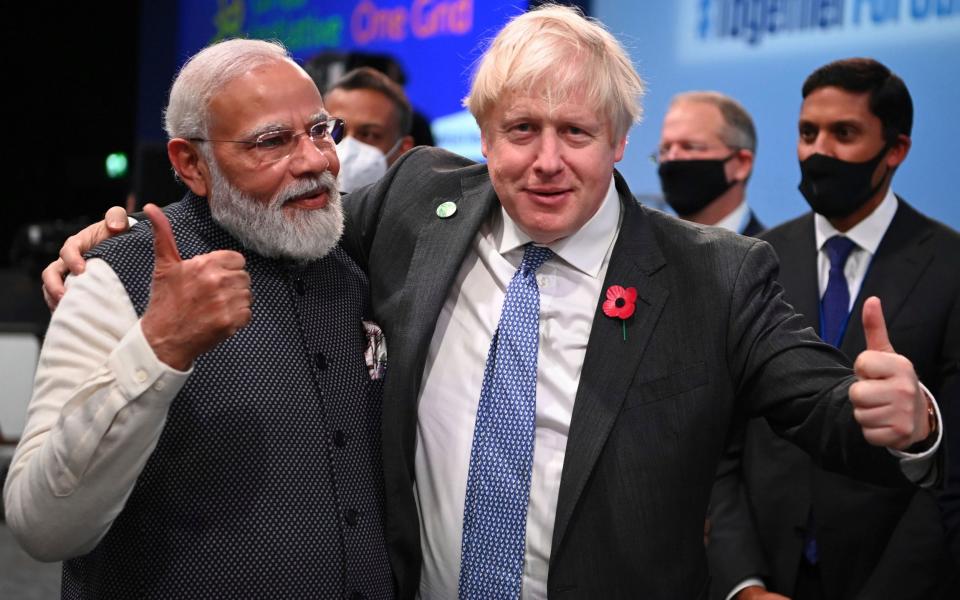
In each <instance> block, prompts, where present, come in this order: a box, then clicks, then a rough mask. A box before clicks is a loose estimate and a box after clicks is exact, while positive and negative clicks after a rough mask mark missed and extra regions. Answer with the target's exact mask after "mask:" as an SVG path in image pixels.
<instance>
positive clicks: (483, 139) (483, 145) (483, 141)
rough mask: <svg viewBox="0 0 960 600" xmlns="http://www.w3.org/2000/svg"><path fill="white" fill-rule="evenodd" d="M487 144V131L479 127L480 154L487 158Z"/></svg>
mask: <svg viewBox="0 0 960 600" xmlns="http://www.w3.org/2000/svg"><path fill="white" fill-rule="evenodd" d="M488 145H489V144H487V132H486V131H485V130H484V129H483V128H481V129H480V154H483V157H484V158H488V157H487V146H488Z"/></svg>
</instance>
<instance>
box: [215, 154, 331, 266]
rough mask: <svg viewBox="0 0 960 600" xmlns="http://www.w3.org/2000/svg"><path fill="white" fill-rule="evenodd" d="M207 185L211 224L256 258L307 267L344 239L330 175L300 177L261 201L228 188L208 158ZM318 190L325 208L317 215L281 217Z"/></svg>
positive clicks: (304, 213)
mask: <svg viewBox="0 0 960 600" xmlns="http://www.w3.org/2000/svg"><path fill="white" fill-rule="evenodd" d="M208 164H209V167H210V176H211V179H212V183H211V186H210V187H211V189H210V194H209V196H208V202H209V205H210V214H211V215H212V216H213V220H214V221H216V222H217V223H218V224H219V225H220V226H221V227H223V228H224V229H226V230H227V232H229V233H230V234H231V235H233V237H235V238H237V240H238V241H239V242H240V243H241V244H242V245H243V247H244V248H247V249H249V250H252V251H253V252H256V253H257V254H259V255H260V256H269V257H272V258H286V259H292V260H295V261H300V262H307V261H311V260H317V259H320V258H323V257H324V256H326V255H327V253H329V252H330V250H332V249H333V247H334V246H336V245H337V242H339V241H340V236H341V235H343V204H342V202H341V200H340V192H338V191H337V180H336V178H335V177H334V176H333V174H332V173H331V172H330V171H324V172H323V173H321V174H319V175H315V176H310V177H301V178H299V179H297V180H295V181H293V182H292V183H290V184H289V185H288V186H286V187H285V188H283V189H281V190H278V191H277V193H276V194H274V196H273V198H270V200H269V201H261V200H257V199H256V198H253V197H251V196H249V195H247V194H245V193H244V192H243V191H241V190H240V189H238V188H236V187H234V186H233V184H231V183H230V181H228V180H227V178H226V176H225V175H224V174H223V172H222V171H221V170H220V167H219V165H218V164H217V161H216V160H215V159H212V157H211V158H208ZM320 190H325V191H326V193H327V206H326V207H324V208H322V209H319V210H292V211H284V209H283V205H284V204H285V203H286V202H287V201H289V200H291V199H293V198H296V197H298V196H302V195H310V194H313V193H316V192H318V191H320Z"/></svg>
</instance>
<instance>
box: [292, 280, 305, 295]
mask: <svg viewBox="0 0 960 600" xmlns="http://www.w3.org/2000/svg"><path fill="white" fill-rule="evenodd" d="M293 289H294V291H295V292H297V294H299V295H301V296H302V295H304V294H306V293H307V284H305V283H304V282H303V280H302V279H300V278H299V277H297V278H296V279H294V280H293Z"/></svg>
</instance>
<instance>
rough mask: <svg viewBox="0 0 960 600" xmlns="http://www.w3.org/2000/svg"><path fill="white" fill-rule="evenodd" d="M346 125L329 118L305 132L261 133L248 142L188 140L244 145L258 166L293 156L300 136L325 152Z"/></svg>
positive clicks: (195, 138) (274, 131) (340, 137)
mask: <svg viewBox="0 0 960 600" xmlns="http://www.w3.org/2000/svg"><path fill="white" fill-rule="evenodd" d="M345 129H346V123H345V122H344V120H343V119H337V118H330V119H324V120H323V121H318V122H316V123H314V124H313V125H311V126H310V128H309V129H307V130H305V131H300V132H296V131H294V130H292V129H275V130H273V131H267V132H266V133H261V134H260V135H258V136H257V137H255V138H253V139H249V140H211V139H208V138H199V137H194V138H190V141H192V142H221V143H227V144H245V145H247V146H248V147H249V148H250V150H251V151H252V152H253V154H254V155H255V156H256V157H257V159H258V161H259V163H260V164H268V163H273V162H277V161H278V160H283V159H284V158H286V157H288V156H290V155H291V154H293V151H294V149H295V148H296V147H297V144H298V143H299V141H300V140H299V138H300V136H301V135H304V134H306V135H308V136H310V141H311V142H313V144H314V145H315V146H316V147H317V148H319V149H320V150H325V149H327V148H328V147H332V146H333V145H334V144H336V143H338V142H339V141H340V140H342V139H343V132H344V130H345Z"/></svg>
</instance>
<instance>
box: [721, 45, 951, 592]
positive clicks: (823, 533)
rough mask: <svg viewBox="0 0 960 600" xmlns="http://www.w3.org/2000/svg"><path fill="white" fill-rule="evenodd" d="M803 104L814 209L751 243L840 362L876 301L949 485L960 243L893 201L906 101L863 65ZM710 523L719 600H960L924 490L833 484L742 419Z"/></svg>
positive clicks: (838, 71)
mask: <svg viewBox="0 0 960 600" xmlns="http://www.w3.org/2000/svg"><path fill="white" fill-rule="evenodd" d="M803 98H804V100H803V105H802V107H801V110H800V122H799V140H798V142H797V154H798V158H799V160H800V171H801V183H800V186H799V187H800V191H801V193H802V194H803V196H804V197H805V198H806V199H807V201H808V202H809V204H810V206H811V208H812V209H813V212H811V213H807V214H805V215H803V216H801V217H799V218H797V219H794V220H793V221H789V222H787V223H785V224H783V225H781V226H779V227H776V228H774V229H772V230H770V231H768V232H766V233H765V234H764V235H763V236H761V237H763V238H764V239H766V240H767V241H768V242H770V243H771V244H772V245H773V246H774V248H775V249H776V251H777V254H778V255H779V257H780V262H781V273H780V277H779V279H780V283H781V284H782V285H783V287H784V289H785V291H786V299H787V300H788V301H789V302H790V303H791V304H793V305H794V306H795V307H796V308H797V310H798V312H800V313H802V314H803V315H805V317H806V319H807V321H808V323H809V325H810V326H811V327H813V328H815V329H816V331H817V332H818V333H819V334H820V336H821V337H822V338H823V339H824V340H826V341H827V342H829V343H831V344H834V345H835V346H838V347H839V348H840V349H841V350H842V351H843V352H844V353H846V354H847V356H851V357H855V356H856V355H857V354H858V353H859V352H860V351H861V350H863V349H864V347H865V341H864V336H863V335H862V333H860V331H859V330H860V327H861V324H860V314H861V311H862V307H863V301H864V299H865V298H867V297H869V296H873V295H876V296H879V297H880V298H881V299H882V300H883V307H884V312H885V317H886V319H887V325H888V328H889V334H890V340H891V342H892V344H893V346H894V347H895V348H897V350H898V351H900V352H903V354H904V355H905V356H906V357H907V358H909V359H910V360H911V361H912V362H913V364H914V367H915V368H916V370H917V372H918V373H919V374H920V375H921V377H922V378H923V381H924V382H925V383H926V384H927V385H929V386H930V388H929V389H930V390H931V392H932V393H933V394H934V396H936V397H937V400H938V403H939V406H940V407H942V409H943V410H944V412H945V413H947V416H946V418H945V422H946V423H947V426H946V429H947V432H946V435H947V440H948V444H953V446H952V447H951V449H952V450H953V451H954V452H953V454H952V456H951V459H952V462H953V465H952V468H953V469H954V471H953V475H952V481H953V485H954V486H955V485H956V483H957V480H958V477H957V473H956V469H957V466H958V462H960V456H957V454H956V451H957V445H956V444H957V437H958V434H960V431H956V426H953V427H954V431H950V428H951V425H950V419H951V418H952V419H954V422H956V421H955V420H956V415H957V412H958V411H960V373H958V371H960V235H958V234H957V232H956V231H953V230H952V229H950V228H949V227H946V226H945V225H942V224H940V223H938V222H936V221H933V220H931V219H929V218H927V217H925V216H923V215H921V214H920V213H919V212H917V211H916V210H915V209H914V208H912V207H911V206H910V205H908V204H907V203H906V202H905V201H904V200H903V199H901V198H899V197H897V196H896V195H894V193H893V191H892V189H891V182H892V180H893V176H894V173H895V172H896V169H897V168H898V167H899V166H900V165H901V164H902V163H903V161H904V160H905V159H906V157H907V153H908V152H909V150H910V144H911V141H910V131H911V127H912V121H913V104H912V101H911V98H910V93H909V92H908V90H907V88H906V85H905V84H904V83H903V81H902V80H901V79H900V78H899V77H897V76H896V75H894V74H893V73H891V72H890V70H889V69H887V68H886V67H885V66H884V65H882V64H880V63H878V62H877V61H875V60H872V59H862V58H858V59H847V60H840V61H836V62H833V63H830V64H828V65H825V66H823V67H821V68H819V69H817V70H816V71H814V72H813V74H811V75H810V76H809V77H808V78H807V80H806V82H805V83H804V86H803ZM951 434H952V435H951ZM951 437H952V438H953V439H952V441H951ZM741 451H742V462H741V460H740V452H741ZM949 485H951V484H950V482H948V487H949ZM948 492H949V490H948ZM953 497H954V498H956V497H957V494H956V492H954V494H953ZM947 498H949V495H946V496H945V497H944V499H945V501H946V503H949V500H947ZM952 510H953V511H954V512H953V515H954V516H953V517H952V518H953V519H956V518H957V516H956V515H957V512H958V509H956V508H953V509H952ZM944 515H945V516H949V515H947V512H946V511H945V513H944ZM710 518H711V522H712V526H713V529H712V532H711V538H710V542H709V546H708V555H709V558H710V561H711V564H710V569H711V572H712V574H713V577H714V587H713V597H714V598H721V599H722V598H730V597H736V598H739V599H741V600H743V599H751V598H769V599H773V598H783V597H784V596H781V595H780V594H783V595H786V596H789V597H790V598H794V599H799V600H804V599H811V598H812V599H819V598H938V597H944V598H946V597H949V598H956V597H958V596H957V595H956V594H957V593H958V588H957V582H956V581H955V580H956V578H957V573H958V567H957V564H956V563H955V562H953V561H952V557H950V555H949V552H948V550H947V543H948V542H947V541H946V540H945V536H944V526H943V525H944V522H942V520H941V514H940V511H939V510H938V508H937V502H936V499H935V498H934V496H933V494H932V493H931V492H930V491H929V490H917V491H914V490H909V491H907V490H904V491H894V490H890V489H885V488H880V487H877V486H873V485H870V484H866V483H862V482H859V481H855V480H853V479H850V478H847V477H843V476H840V475H836V474H832V473H828V472H826V471H824V470H822V469H819V468H818V467H816V466H815V465H813V463H812V462H811V460H810V459H809V458H808V457H807V456H806V455H804V454H803V453H802V452H800V451H799V450H797V449H796V448H794V447H792V446H790V445H788V444H784V443H782V442H781V440H779V439H775V436H774V435H773V433H772V430H771V429H770V427H769V426H768V425H767V423H766V422H765V421H762V420H758V419H755V420H753V421H751V422H750V423H749V425H748V428H747V432H746V437H745V440H743V442H742V445H741V444H740V442H739V441H736V442H734V443H732V444H731V446H730V456H729V458H728V460H727V461H726V462H725V464H724V465H723V466H722V467H721V469H720V472H719V474H718V478H717V483H716V484H715V486H714V491H713V496H712V500H711V514H710ZM944 521H947V520H946V519H945V520H944ZM946 525H947V526H948V527H949V526H950V523H949V522H946ZM954 529H955V530H956V525H954ZM953 536H954V537H953V542H952V543H953V546H954V548H953V550H954V554H955V555H956V556H960V552H958V550H960V548H958V545H960V537H958V536H957V534H956V532H955V533H954V534H953ZM764 588H765V589H764Z"/></svg>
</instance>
